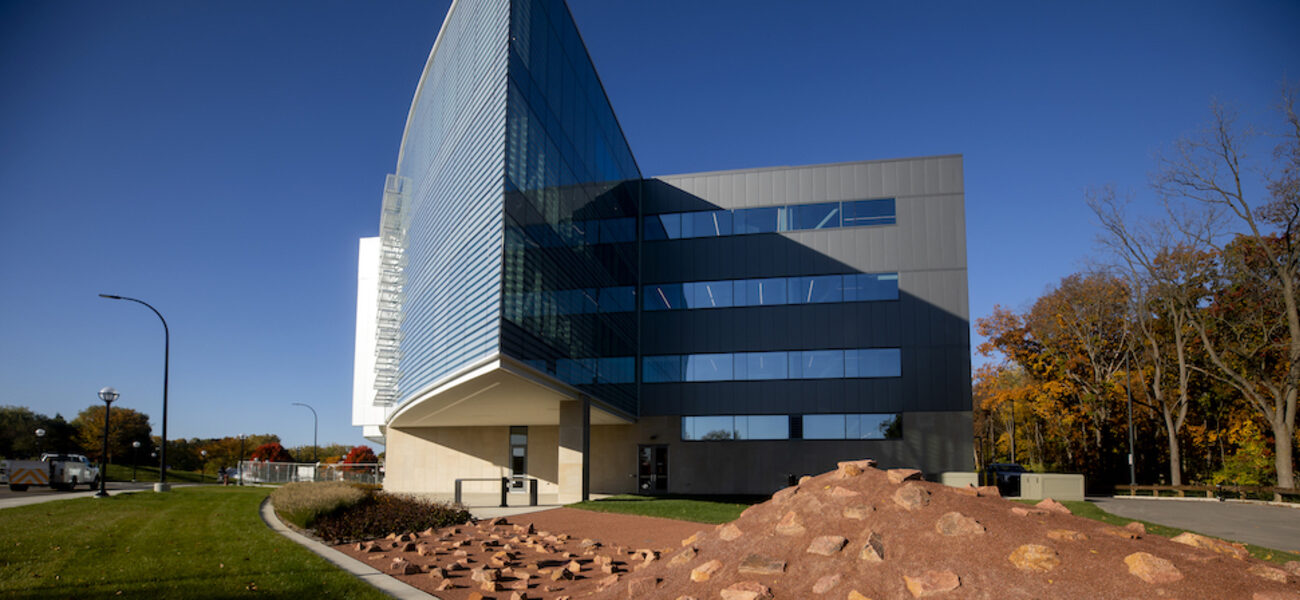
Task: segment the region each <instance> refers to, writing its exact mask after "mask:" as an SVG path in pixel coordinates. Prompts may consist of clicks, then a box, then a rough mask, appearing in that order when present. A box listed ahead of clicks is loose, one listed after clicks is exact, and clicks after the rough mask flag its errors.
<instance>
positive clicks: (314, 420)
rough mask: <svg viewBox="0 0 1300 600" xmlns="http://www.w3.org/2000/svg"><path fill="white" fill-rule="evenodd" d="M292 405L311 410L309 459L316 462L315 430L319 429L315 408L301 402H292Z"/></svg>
mask: <svg viewBox="0 0 1300 600" xmlns="http://www.w3.org/2000/svg"><path fill="white" fill-rule="evenodd" d="M293 405H294V406H306V407H307V410H310V411H311V461H312V462H316V432H317V431H319V430H320V421H319V420H317V418H316V409H314V408H312V407H310V406H307V405H306V404H303V403H301V402H294V403H293Z"/></svg>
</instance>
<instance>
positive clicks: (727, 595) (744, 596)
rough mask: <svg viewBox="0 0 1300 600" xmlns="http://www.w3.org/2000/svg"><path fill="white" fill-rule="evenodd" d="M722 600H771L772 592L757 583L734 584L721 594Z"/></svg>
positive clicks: (742, 582) (743, 582)
mask: <svg viewBox="0 0 1300 600" xmlns="http://www.w3.org/2000/svg"><path fill="white" fill-rule="evenodd" d="M719 593H720V594H721V595H722V600H771V598H772V590H771V589H769V588H768V587H767V586H765V585H763V584H761V583H758V582H757V581H741V582H739V583H733V584H731V585H729V586H727V587H725V588H723V589H722V591H721V592H719Z"/></svg>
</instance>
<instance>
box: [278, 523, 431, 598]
mask: <svg viewBox="0 0 1300 600" xmlns="http://www.w3.org/2000/svg"><path fill="white" fill-rule="evenodd" d="M261 513H262V520H263V521H265V522H266V526H267V527H270V528H271V529H273V530H275V532H276V533H279V534H280V535H283V536H284V537H287V538H289V539H291V540H293V541H295V542H297V543H298V544H299V545H300V546H302V547H304V548H306V549H308V550H311V551H312V552H315V553H316V554H317V555H318V556H320V557H321V558H323V559H325V560H327V561H329V562H330V563H332V564H333V565H334V566H336V567H338V568H340V569H343V570H344V571H347V572H348V573H351V574H353V575H355V576H357V577H358V578H359V579H361V581H364V582H366V583H369V584H370V585H372V586H375V588H377V589H378V590H379V591H381V592H384V593H385V594H388V595H389V596H392V597H394V598H399V599H401V600H429V599H433V600H438V597H437V596H434V595H432V594H426V593H425V592H424V591H422V590H420V589H418V588H415V587H412V586H409V585H407V584H405V583H402V582H401V581H398V580H397V578H395V577H389V576H388V574H386V573H384V572H383V571H380V570H379V569H376V568H374V567H372V566H370V565H368V564H366V563H363V562H361V561H359V560H357V559H355V558H352V557H351V556H348V555H346V554H344V553H342V552H339V551H338V550H335V549H333V548H330V547H329V546H326V545H325V544H322V543H320V542H318V541H316V540H313V539H311V538H309V537H307V536H305V535H303V534H301V533H298V532H296V531H294V530H292V529H289V528H288V527H287V526H285V524H284V523H281V522H280V518H279V517H277V516H275V509H274V508H271V499H270V498H267V499H265V500H263V501H262V509H261Z"/></svg>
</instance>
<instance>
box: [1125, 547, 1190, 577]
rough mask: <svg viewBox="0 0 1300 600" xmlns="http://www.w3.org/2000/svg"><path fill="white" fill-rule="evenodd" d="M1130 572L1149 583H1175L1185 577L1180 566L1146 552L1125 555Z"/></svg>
mask: <svg viewBox="0 0 1300 600" xmlns="http://www.w3.org/2000/svg"><path fill="white" fill-rule="evenodd" d="M1124 564H1126V565H1128V572H1129V574H1131V575H1133V576H1135V577H1137V578H1139V579H1141V580H1142V581H1145V582H1147V583H1173V582H1175V581H1178V580H1180V579H1182V578H1183V573H1182V572H1181V571H1179V570H1178V567H1175V566H1174V563H1171V562H1169V561H1167V560H1165V559H1163V558H1160V557H1159V556H1154V555H1152V554H1148V553H1146V552H1134V553H1133V554H1130V555H1128V556H1126V557H1124Z"/></svg>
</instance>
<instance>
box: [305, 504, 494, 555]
mask: <svg viewBox="0 0 1300 600" xmlns="http://www.w3.org/2000/svg"><path fill="white" fill-rule="evenodd" d="M470 518H471V515H470V513H469V511H467V510H465V509H463V508H461V507H459V506H457V505H453V504H446V503H442V502H432V501H427V500H424V499H421V498H418V497H413V496H403V495H395V494H385V493H383V492H377V493H374V494H371V495H370V496H369V497H368V498H366V499H365V500H362V501H361V502H358V503H357V504H355V505H353V506H351V507H348V508H346V509H344V510H339V511H335V512H333V513H330V514H328V515H325V516H322V517H321V518H320V519H318V520H317V521H316V523H315V524H314V525H313V529H314V530H315V531H316V535H318V536H320V537H321V538H322V539H326V540H333V541H335V542H336V543H343V542H351V541H356V540H367V539H373V538H377V537H383V536H385V535H388V534H390V533H408V532H412V531H422V530H425V529H429V528H434V529H437V528H439V527H446V526H448V525H457V524H460V523H464V522H466V521H469V520H470Z"/></svg>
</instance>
